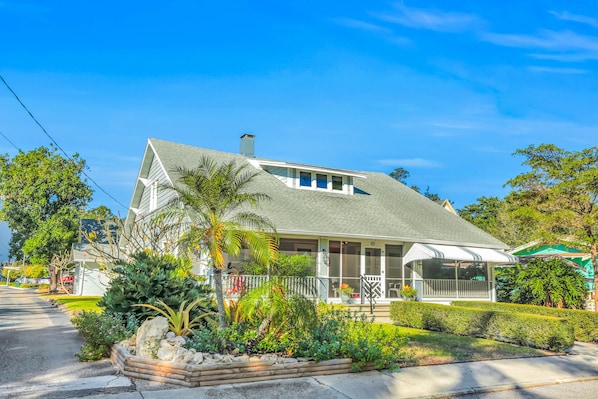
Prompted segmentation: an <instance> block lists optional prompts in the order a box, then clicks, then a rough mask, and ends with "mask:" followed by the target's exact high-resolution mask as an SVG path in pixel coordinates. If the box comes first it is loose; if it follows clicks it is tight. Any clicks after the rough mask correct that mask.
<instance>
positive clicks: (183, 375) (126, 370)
mask: <svg viewBox="0 0 598 399" xmlns="http://www.w3.org/2000/svg"><path fill="white" fill-rule="evenodd" d="M110 360H111V361H112V364H113V365H114V366H115V367H116V368H117V369H118V370H120V371H121V372H122V373H123V374H124V375H125V376H127V377H131V378H137V379H142V380H149V381H156V382H162V383H168V384H173V385H179V386H183V387H199V386H209V385H220V384H233V383H242V382H256V381H269V380H277V379H281V378H299V377H309V376H315V375H331V374H345V373H350V372H351V365H352V360H351V359H333V360H325V361H322V362H316V361H306V362H294V363H274V362H272V361H253V362H235V363H218V364H214V363H211V364H182V363H173V362H168V361H163V360H155V359H146V358H143V357H139V356H134V355H131V354H130V353H129V351H127V350H126V349H125V348H124V347H123V346H122V345H119V344H116V345H114V346H113V347H112V353H111V356H110Z"/></svg>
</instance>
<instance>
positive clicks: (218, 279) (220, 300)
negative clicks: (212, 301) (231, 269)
mask: <svg viewBox="0 0 598 399" xmlns="http://www.w3.org/2000/svg"><path fill="white" fill-rule="evenodd" d="M214 289H215V291H216V305H217V306H218V328H220V329H221V330H222V329H224V328H226V325H227V323H226V311H225V310H224V293H223V292H222V270H220V269H218V268H217V267H215V268H214Z"/></svg>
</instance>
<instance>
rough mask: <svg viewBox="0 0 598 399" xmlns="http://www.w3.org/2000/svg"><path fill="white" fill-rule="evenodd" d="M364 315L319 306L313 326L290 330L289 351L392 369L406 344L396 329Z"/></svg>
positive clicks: (323, 358)
mask: <svg viewBox="0 0 598 399" xmlns="http://www.w3.org/2000/svg"><path fill="white" fill-rule="evenodd" d="M384 327H385V326H382V325H378V324H373V323H371V322H369V321H367V320H366V319H365V318H356V317H355V316H354V315H353V314H351V311H350V310H347V309H345V308H338V307H335V306H327V305H322V306H321V307H320V309H319V322H318V324H317V326H316V327H315V328H312V329H301V330H295V331H292V332H290V334H292V337H290V338H289V341H290V345H289V347H288V350H289V353H291V354H292V355H293V356H294V357H310V358H313V359H315V360H317V361H322V360H329V359H335V358H351V359H352V360H353V367H354V368H355V369H356V370H358V369H360V368H362V367H363V366H365V365H366V364H374V365H375V366H376V367H377V368H395V367H397V363H398V362H399V361H400V359H401V358H402V357H404V356H403V353H402V350H401V348H402V347H404V346H405V345H406V343H407V341H406V339H405V338H404V337H401V336H400V335H399V331H398V329H394V330H388V329H386V328H384Z"/></svg>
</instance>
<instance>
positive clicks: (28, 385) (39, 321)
mask: <svg viewBox="0 0 598 399" xmlns="http://www.w3.org/2000/svg"><path fill="white" fill-rule="evenodd" d="M81 345H82V341H81V338H80V337H79V334H78V332H77V330H76V329H75V328H74V327H73V326H72V324H71V323H70V320H69V317H68V316H67V315H65V314H64V313H62V312H61V311H59V310H58V309H56V308H55V307H53V306H51V305H50V304H49V303H47V302H46V301H44V300H42V299H40V298H39V296H38V295H37V294H36V293H35V291H33V290H31V289H14V288H10V287H6V286H0V356H1V359H2V360H1V361H0V397H2V398H5V397H8V398H10V397H15V398H16V397H18V398H26V397H29V398H37V397H42V396H43V397H44V398H63V397H72V396H74V393H75V392H76V393H77V394H78V395H83V394H85V393H86V392H89V393H99V392H108V391H113V390H118V389H122V388H123V386H127V387H128V388H127V389H132V388H133V387H132V384H131V382H130V381H129V380H128V379H126V378H124V379H123V377H117V376H116V371H115V369H114V368H113V367H112V365H111V363H110V362H109V361H108V360H104V361H101V362H93V363H81V362H79V361H78V360H77V358H76V357H75V353H77V352H78V351H79V348H80V347H81Z"/></svg>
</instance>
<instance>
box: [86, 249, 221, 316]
mask: <svg viewBox="0 0 598 399" xmlns="http://www.w3.org/2000/svg"><path fill="white" fill-rule="evenodd" d="M186 267H187V266H186V263H185V262H184V261H181V260H179V259H176V258H175V257H173V256H170V255H164V256H159V255H154V254H151V253H146V252H140V253H138V254H136V255H134V256H133V261H132V262H131V263H124V264H121V265H118V266H117V267H115V268H114V269H113V271H114V272H115V273H116V274H117V276H116V277H115V278H114V279H113V280H112V282H111V283H110V288H109V289H108V291H107V292H106V293H105V294H104V297H103V298H102V299H101V300H100V302H99V303H98V305H99V306H100V307H103V308H105V310H106V312H108V313H111V314H116V315H119V317H122V318H128V317H129V316H130V315H132V316H133V317H134V318H135V320H136V324H137V325H139V324H141V323H142V322H143V321H144V320H145V319H147V318H148V317H153V316H156V315H157V314H158V313H157V312H156V311H155V310H153V309H148V308H145V307H135V306H133V305H137V304H142V303H144V304H149V305H154V306H155V305H156V304H157V303H158V301H162V302H164V303H165V304H166V305H167V306H169V307H171V308H175V309H178V308H179V306H180V305H181V303H183V302H184V301H195V300H196V299H197V298H200V297H203V298H207V297H208V296H209V293H210V290H209V288H207V287H206V286H205V285H199V284H197V282H196V281H195V280H194V279H193V278H191V277H190V276H189V275H188V274H186V273H184V270H185V268H186ZM181 270H183V273H182V272H181ZM181 274H182V276H181ZM206 306H207V307H201V306H197V307H195V308H194V310H193V312H192V315H191V316H192V318H195V317H197V316H199V315H200V314H202V313H204V312H212V311H213V310H214V308H213V305H212V304H211V302H210V303H209V305H206Z"/></svg>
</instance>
